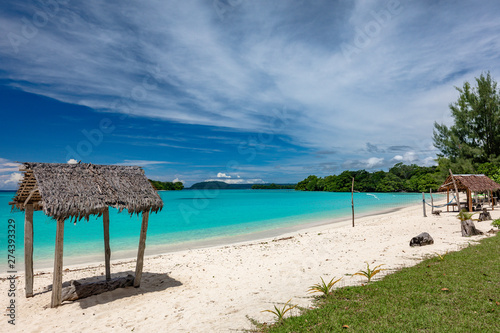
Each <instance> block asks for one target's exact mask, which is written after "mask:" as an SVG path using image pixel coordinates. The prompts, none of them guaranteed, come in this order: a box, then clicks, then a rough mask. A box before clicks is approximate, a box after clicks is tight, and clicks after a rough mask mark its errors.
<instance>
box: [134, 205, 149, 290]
mask: <svg viewBox="0 0 500 333" xmlns="http://www.w3.org/2000/svg"><path fill="white" fill-rule="evenodd" d="M148 218H149V211H145V212H143V213H142V226H141V236H140V238H139V250H138V251H137V263H136V266H135V278H134V287H136V288H138V287H139V286H140V285H141V277H142V266H143V265H144V250H145V249H146V233H147V232H148Z"/></svg>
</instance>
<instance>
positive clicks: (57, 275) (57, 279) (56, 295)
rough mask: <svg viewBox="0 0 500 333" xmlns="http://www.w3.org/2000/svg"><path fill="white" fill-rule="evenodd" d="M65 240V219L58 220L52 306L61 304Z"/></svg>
mask: <svg viewBox="0 0 500 333" xmlns="http://www.w3.org/2000/svg"><path fill="white" fill-rule="evenodd" d="M63 242H64V219H62V218H59V219H58V220H57V231H56V250H55V255H54V275H53V277H52V299H51V301H50V307H51V308H55V307H57V306H59V305H61V299H62V270H63Z"/></svg>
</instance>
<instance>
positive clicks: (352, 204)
mask: <svg viewBox="0 0 500 333" xmlns="http://www.w3.org/2000/svg"><path fill="white" fill-rule="evenodd" d="M351 206H352V227H353V228H354V177H352V187H351Z"/></svg>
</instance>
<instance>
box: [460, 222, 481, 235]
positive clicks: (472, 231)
mask: <svg viewBox="0 0 500 333" xmlns="http://www.w3.org/2000/svg"><path fill="white" fill-rule="evenodd" d="M460 224H461V225H462V236H463V237H469V236H476V235H482V234H483V232H482V231H480V230H477V229H476V226H475V225H474V222H473V221H472V220H465V221H461V223H460Z"/></svg>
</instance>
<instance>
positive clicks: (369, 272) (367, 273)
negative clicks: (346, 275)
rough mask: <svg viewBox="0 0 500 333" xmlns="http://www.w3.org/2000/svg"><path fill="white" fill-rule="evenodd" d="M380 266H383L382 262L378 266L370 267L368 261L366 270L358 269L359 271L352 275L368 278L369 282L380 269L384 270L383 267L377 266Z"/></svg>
mask: <svg viewBox="0 0 500 333" xmlns="http://www.w3.org/2000/svg"><path fill="white" fill-rule="evenodd" d="M380 266H384V264H380V265H378V266H375V267H374V268H373V269H371V268H370V265H369V264H368V263H366V270H365V271H363V270H360V271H358V272H356V273H354V274H353V276H354V275H361V276H364V277H366V278H367V279H368V282H370V281H371V280H372V278H373V277H374V276H375V275H377V274H378V273H380V272H381V271H384V269H382V268H379V267H380Z"/></svg>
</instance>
